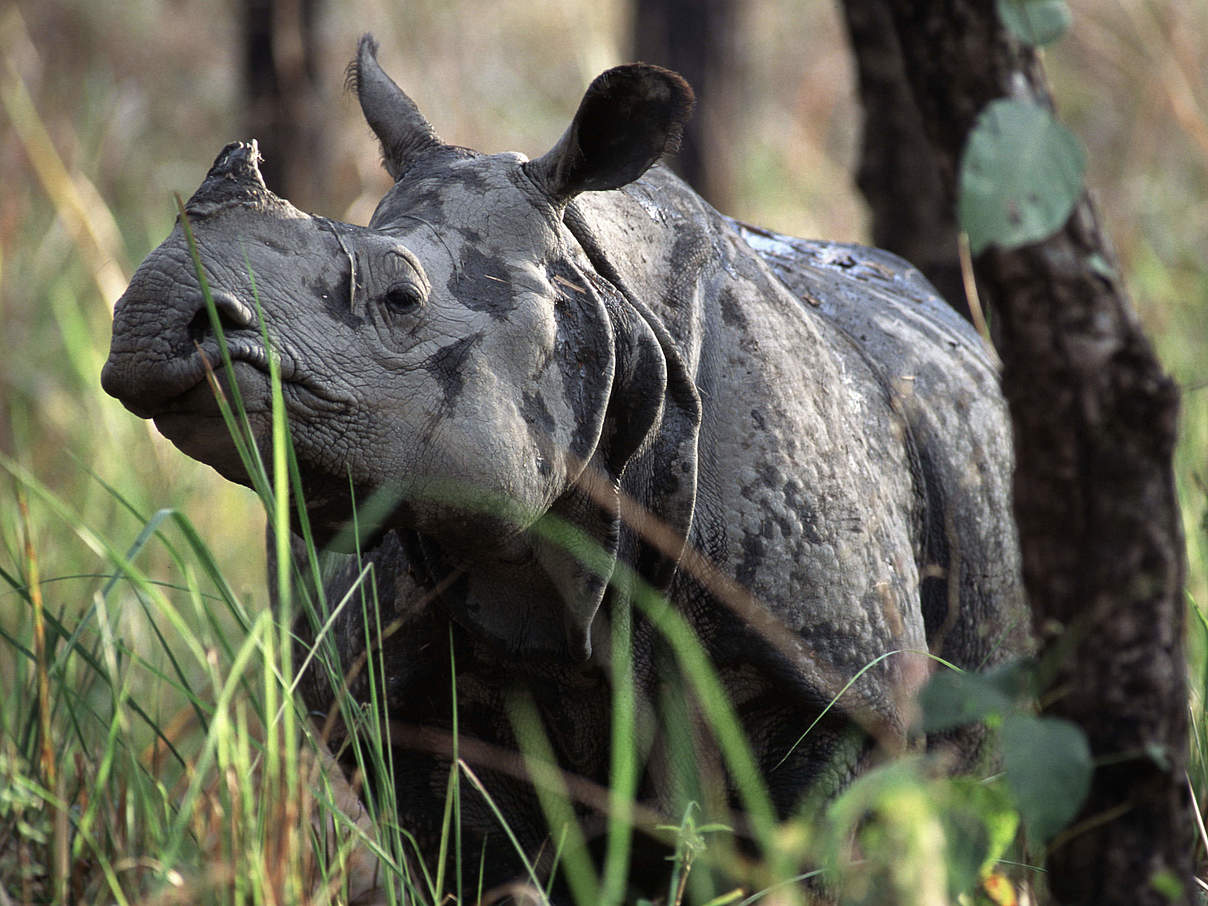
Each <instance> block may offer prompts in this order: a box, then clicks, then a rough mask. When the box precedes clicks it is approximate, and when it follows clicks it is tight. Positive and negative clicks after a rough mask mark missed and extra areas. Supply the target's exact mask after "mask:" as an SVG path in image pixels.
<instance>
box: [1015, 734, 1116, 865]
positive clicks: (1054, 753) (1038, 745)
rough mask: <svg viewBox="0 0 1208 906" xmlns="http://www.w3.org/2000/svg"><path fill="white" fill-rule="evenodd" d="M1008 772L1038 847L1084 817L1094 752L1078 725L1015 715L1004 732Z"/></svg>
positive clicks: (1017, 801)
mask: <svg viewBox="0 0 1208 906" xmlns="http://www.w3.org/2000/svg"><path fill="white" fill-rule="evenodd" d="M1002 755H1003V767H1005V768H1006V771H1007V786H1008V787H1009V788H1010V790H1011V794H1012V795H1013V796H1014V797H1015V803H1016V805H1017V806H1018V807H1019V813H1020V815H1021V816H1022V817H1023V823H1024V827H1025V828H1026V829H1027V831H1028V836H1029V837H1030V838H1031V840H1032V841H1033V842H1034V843H1037V844H1041V843H1045V842H1047V841H1048V840H1050V839H1051V838H1052V837H1053V835H1054V834H1056V833H1057V832H1058V831H1059V830H1061V829H1062V828H1063V827H1065V826H1066V825H1067V824H1068V823H1069V821H1070V819H1072V818H1073V817H1074V815H1076V814H1077V813H1078V809H1079V808H1081V807H1082V803H1083V801H1084V800H1085V799H1086V794H1087V791H1088V790H1089V789H1090V785H1091V773H1092V772H1093V770H1094V766H1093V765H1092V763H1091V751H1090V747H1089V746H1088V745H1087V743H1086V737H1085V736H1084V735H1083V734H1082V731H1081V730H1079V729H1078V727H1076V726H1074V724H1072V723H1070V722H1069V721H1066V720H1060V719H1058V718H1054V717H1033V716H1031V715H1028V714H1013V715H1010V716H1009V717H1007V719H1006V720H1005V721H1003V726H1002Z"/></svg>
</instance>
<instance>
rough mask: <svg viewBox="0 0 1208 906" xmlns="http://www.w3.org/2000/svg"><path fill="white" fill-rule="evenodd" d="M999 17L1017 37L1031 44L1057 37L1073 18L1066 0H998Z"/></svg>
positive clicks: (1044, 42)
mask: <svg viewBox="0 0 1208 906" xmlns="http://www.w3.org/2000/svg"><path fill="white" fill-rule="evenodd" d="M998 18H999V20H1000V21H1001V22H1002V24H1003V25H1005V26H1006V27H1007V31H1009V32H1010V33H1011V34H1012V35H1014V36H1015V38H1016V39H1017V40H1019V41H1022V42H1023V43H1024V44H1029V45H1031V46H1032V47H1041V46H1043V45H1045V44H1051V43H1053V42H1054V41H1056V40H1057V39H1058V38H1060V37H1061V36H1062V35H1063V34H1065V32H1066V30H1067V29H1068V28H1069V27H1070V21H1071V19H1072V17H1071V16H1070V8H1069V7H1068V6H1066V5H1065V0H998Z"/></svg>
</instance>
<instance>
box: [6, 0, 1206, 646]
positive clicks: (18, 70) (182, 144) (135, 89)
mask: <svg viewBox="0 0 1208 906" xmlns="http://www.w3.org/2000/svg"><path fill="white" fill-rule="evenodd" d="M253 5H254V4H253ZM1070 5H1071V6H1072V8H1073V11H1074V27H1073V30H1072V32H1071V33H1070V35H1069V36H1068V37H1066V38H1065V39H1064V40H1062V41H1061V42H1060V43H1059V44H1057V45H1056V46H1055V47H1054V48H1053V49H1051V50H1050V51H1049V52H1048V54H1047V56H1046V65H1047V67H1048V71H1049V74H1050V78H1051V80H1052V82H1053V85H1054V90H1055V93H1056V96H1057V98H1058V102H1059V105H1060V113H1061V115H1062V116H1063V118H1064V119H1065V121H1066V122H1067V123H1068V124H1070V125H1071V126H1072V128H1073V129H1074V131H1075V132H1077V133H1078V135H1079V136H1080V137H1081V138H1082V140H1083V141H1084V142H1085V143H1086V145H1087V148H1088V154H1089V160H1090V173H1089V182H1090V184H1091V186H1092V188H1093V189H1094V191H1095V192H1096V194H1097V196H1098V201H1099V203H1100V206H1101V213H1102V215H1103V217H1104V220H1105V221H1106V224H1107V231H1108V233H1109V235H1110V236H1111V237H1112V238H1113V240H1114V242H1115V244H1116V246H1117V248H1118V251H1119V253H1120V256H1121V259H1122V262H1123V266H1124V270H1125V273H1126V275H1127V280H1128V283H1129V285H1130V287H1131V290H1132V293H1133V298H1134V301H1135V303H1136V306H1137V308H1138V310H1139V312H1140V315H1141V317H1142V319H1143V321H1144V322H1145V324H1146V325H1147V327H1148V329H1149V331H1150V333H1151V335H1152V336H1153V337H1154V340H1155V342H1156V344H1157V346H1158V348H1159V351H1160V354H1161V356H1162V358H1163V360H1164V362H1165V363H1166V366H1167V368H1168V369H1169V370H1170V371H1171V372H1172V373H1173V374H1174V376H1175V377H1176V379H1177V380H1178V381H1179V383H1180V384H1181V385H1182V386H1183V388H1184V390H1185V398H1184V429H1183V442H1182V445H1181V448H1180V451H1179V462H1178V475H1179V480H1180V482H1181V486H1182V487H1181V490H1182V493H1183V500H1184V510H1185V514H1186V529H1187V534H1188V542H1189V548H1190V552H1191V557H1190V561H1191V565H1192V574H1191V577H1190V591H1191V593H1192V595H1193V597H1194V598H1195V599H1196V600H1197V601H1198V602H1199V603H1200V604H1201V605H1203V604H1204V602H1205V600H1208V594H1205V591H1206V588H1208V586H1206V585H1205V575H1204V565H1205V563H1206V562H1208V556H1206V555H1205V553H1206V547H1205V521H1206V519H1208V513H1206V510H1205V488H1204V483H1203V479H1204V475H1205V469H1204V451H1205V449H1208V417H1205V411H1204V410H1205V400H1206V399H1208V396H1206V394H1208V390H1206V389H1205V386H1206V385H1208V355H1205V351H1206V350H1208V276H1206V274H1205V268H1204V251H1205V249H1208V44H1206V43H1205V42H1204V41H1203V40H1202V39H1201V36H1202V35H1204V34H1206V33H1208V3H1204V2H1203V0H1196V2H1191V3H1185V2H1177V0H1073V2H1071V4H1070ZM305 9H313V10H314V11H313V16H314V20H313V23H312V28H311V29H310V32H309V33H310V34H311V35H312V38H311V40H312V42H313V43H312V44H310V45H309V48H310V53H309V54H305V53H304V52H303V48H304V44H305V42H304V41H303V38H302V35H303V30H302V29H300V28H299V22H301V21H302V16H303V13H304V11H305ZM245 10H246V6H245V5H244V4H238V3H235V2H233V0H228V2H219V0H211V2H184V0H130V2H123V3H121V4H114V3H106V4H99V3H89V2H80V0H37V2H29V0H18V2H15V3H11V4H10V5H8V6H7V7H5V8H4V9H3V10H0V49H2V52H3V69H0V100H2V102H3V109H4V115H3V116H0V124H2V125H0V325H2V327H0V330H2V334H3V337H4V341H5V342H4V352H3V355H0V452H2V453H3V454H4V455H5V456H7V457H10V458H12V459H15V461H16V462H18V463H20V464H21V465H22V466H24V467H25V468H27V469H29V470H30V471H31V472H32V473H33V474H34V475H35V476H36V477H37V478H38V480H40V481H41V482H42V483H44V484H45V485H46V486H47V487H49V488H50V489H51V490H53V491H54V492H55V493H56V494H58V495H59V496H60V497H61V498H63V499H64V500H65V501H66V502H67V503H68V504H69V505H70V506H71V507H72V508H73V509H74V510H75V511H76V512H77V513H78V514H79V519H80V524H81V525H85V526H88V527H90V528H91V529H92V530H94V531H96V532H99V533H100V534H101V535H102V536H103V537H106V538H109V539H111V540H112V542H113V543H114V544H115V545H117V546H119V547H121V546H123V545H125V544H128V543H129V542H132V541H133V540H134V538H135V536H136V535H137V533H138V531H139V530H140V528H141V525H142V523H141V521H140V520H139V519H138V518H136V517H135V516H134V515H133V514H132V513H131V512H130V511H129V510H128V509H127V508H126V507H124V506H122V505H121V504H120V503H119V502H118V501H117V500H116V499H115V497H114V496H113V495H112V494H111V493H109V492H108V491H107V490H106V489H105V488H104V487H103V486H102V484H101V483H100V482H99V481H98V480H97V479H98V478H99V479H101V480H102V481H103V482H106V483H109V484H111V485H112V486H113V487H114V488H116V489H117V491H118V492H119V493H120V494H121V495H122V496H123V497H124V498H125V500H126V501H128V503H129V504H130V508H132V509H134V510H137V511H138V512H140V513H142V514H143V516H144V517H145V516H146V515H149V514H150V513H151V512H153V511H154V510H156V509H158V508H160V507H165V506H171V507H177V508H180V509H182V510H185V511H187V512H188V514H189V515H190V518H191V519H192V520H193V521H194V522H195V523H196V524H197V525H198V527H199V529H200V531H201V532H202V534H203V535H204V536H205V537H206V538H207V539H208V540H209V542H210V544H211V545H212V546H213V548H214V550H215V552H216V555H217V557H218V559H219V561H220V562H221V563H222V564H223V565H224V568H225V569H226V571H227V577H228V579H230V581H231V582H232V584H233V585H234V586H235V587H236V588H240V589H245V590H247V591H248V592H249V597H250V598H251V599H252V600H253V601H263V600H264V599H265V595H264V593H263V592H262V588H263V585H264V583H263V557H262V554H261V552H260V551H261V538H262V532H263V516H262V515H261V513H260V510H259V505H258V504H257V503H256V502H255V500H254V498H253V497H252V496H251V494H250V492H245V491H243V490H242V489H239V488H235V487H232V486H231V485H229V484H227V483H226V482H224V481H223V480H221V479H220V478H218V476H217V475H216V474H214V473H213V472H211V471H210V470H209V469H208V468H207V467H205V466H201V465H199V464H197V463H195V462H193V461H191V460H189V459H187V458H186V457H184V456H182V455H179V454H178V453H176V451H175V450H173V449H172V448H171V447H170V446H169V445H168V444H167V443H166V442H164V441H163V440H162V439H160V438H159V437H158V436H157V435H155V433H154V431H153V430H152V429H151V428H150V426H149V425H146V424H144V423H142V422H140V421H139V420H138V419H136V418H135V417H134V416H132V415H130V414H129V413H127V412H125V410H123V409H122V408H121V406H120V405H119V404H118V403H117V402H116V401H114V400H112V399H110V398H108V397H107V396H105V395H104V394H103V393H102V392H101V390H100V387H99V381H98V376H99V371H100V366H101V363H102V362H103V360H104V357H105V355H106V354H107V348H108V340H109V319H110V314H111V307H112V304H113V302H114V301H115V299H116V296H117V295H118V294H119V293H120V291H121V289H122V288H123V287H124V284H125V280H126V278H127V277H128V276H129V274H130V273H131V271H132V269H133V268H134V267H135V266H137V264H138V262H139V261H140V260H141V259H142V257H143V256H144V255H145V254H146V253H147V252H148V251H149V250H150V249H151V248H152V247H153V246H154V245H155V244H157V243H158V242H159V241H161V240H162V238H163V237H164V236H165V235H166V234H167V232H168V231H169V230H170V228H171V225H172V222H173V218H174V215H175V203H174V201H173V194H174V193H179V194H181V195H182V196H186V197H187V196H188V194H190V193H191V192H192V191H193V189H194V188H195V187H196V186H197V185H198V183H199V182H200V181H201V179H202V177H203V176H204V174H205V172H206V169H207V168H208V166H209V164H210V163H211V161H212V160H213V158H214V155H215V154H216V153H217V152H218V150H219V149H220V148H221V147H222V146H223V145H224V144H225V143H227V142H228V141H231V140H234V139H237V138H248V137H252V136H256V135H258V133H259V125H258V123H257V117H259V116H260V115H261V114H262V111H260V110H259V108H257V106H256V104H254V103H252V102H250V101H249V99H248V79H247V78H246V73H247V68H246V67H245V62H244V60H245V51H244V22H245V19H244V16H245ZM737 10H738V12H737V15H736V18H735V28H734V32H733V34H732V35H731V36H730V39H729V45H728V46H729V47H730V48H731V51H732V52H733V53H734V55H735V61H736V65H735V72H736V74H737V76H738V83H737V84H735V85H734V86H732V91H733V93H734V99H735V100H733V101H732V102H731V103H730V105H729V106H728V107H727V111H728V116H729V119H730V121H729V122H728V129H727V130H726V132H725V138H724V141H721V142H719V143H718V144H719V145H720V146H719V147H716V148H712V149H705V150H706V152H708V153H715V154H717V155H718V156H724V157H725V158H726V159H727V160H728V161H730V162H731V165H730V166H728V167H726V168H725V173H726V184H725V185H724V186H722V187H721V188H719V189H717V190H715V191H714V192H712V193H711V194H712V196H713V197H714V198H715V200H717V201H718V202H719V205H720V206H722V207H724V209H725V210H726V212H727V213H730V214H732V215H734V216H736V217H739V218H741V219H744V220H749V221H752V222H755V223H759V224H761V225H765V226H768V227H770V228H773V229H776V230H779V231H781V232H786V233H791V234H795V235H804V236H811V237H822V238H830V239H838V240H848V241H861V240H862V239H864V238H865V237H866V219H867V218H866V213H865V210H864V207H863V203H862V201H861V199H860V196H859V194H858V192H857V190H856V188H855V185H854V182H853V178H852V175H851V174H852V170H853V166H854V161H855V159H856V155H857V152H858V143H859V130H860V120H861V117H860V111H859V110H858V109H857V105H856V94H855V90H854V84H853V72H852V65H851V60H850V57H849V53H848V50H847V46H846V42H845V35H844V32H843V28H842V24H841V20H840V18H839V14H838V10H837V7H836V6H835V4H833V3H830V2H809V3H802V2H799V0H748V2H745V3H739V4H737ZM637 18H638V17H637V16H636V14H635V12H634V9H633V7H632V6H631V5H630V4H629V3H626V2H607V0H590V2H588V0H497V2H491V3H486V2H483V0H414V2H409V3H405V4H404V3H388V2H385V0H358V2H352V3H340V4H336V3H330V4H323V5H321V6H311V5H310V4H309V3H308V2H307V0H292V2H279V3H278V4H277V12H276V19H275V20H274V24H273V29H274V30H273V40H274V48H275V51H276V53H277V62H276V68H277V70H278V72H279V73H285V74H287V75H289V74H290V73H292V78H293V80H294V81H293V84H305V85H306V86H307V87H306V95H307V96H306V97H294V98H292V102H293V103H294V104H295V106H294V107H293V108H292V109H293V110H294V115H295V116H296V118H297V119H298V120H299V121H305V122H306V123H308V124H309V127H308V130H309V131H307V130H303V133H302V134H303V135H304V142H305V145H306V149H307V154H308V155H310V156H311V159H313V160H314V161H317V163H314V164H306V165H304V166H301V167H297V166H295V167H293V168H292V169H291V170H290V171H289V172H285V171H281V170H274V169H273V168H274V166H275V164H276V161H274V160H273V159H272V157H271V152H270V159H269V162H268V164H269V170H268V171H267V172H268V174H269V176H268V178H269V182H270V187H272V188H274V189H277V190H278V191H280V192H281V193H282V194H286V195H288V196H289V197H290V198H291V200H292V201H294V202H295V203H296V204H297V205H298V206H299V207H302V208H305V209H307V210H311V211H314V212H316V213H322V214H325V215H328V216H332V217H337V218H340V219H344V220H350V221H353V222H358V223H364V222H366V221H367V219H368V217H369V215H370V214H371V212H372V210H373V206H374V204H375V203H376V201H377V199H378V198H379V197H380V196H381V195H382V194H383V192H384V191H385V189H386V188H387V186H388V178H387V177H386V175H385V173H384V172H383V171H382V170H381V169H380V167H379V165H378V152H377V148H376V145H375V142H374V141H373V140H372V137H371V135H370V133H369V130H368V128H367V127H366V126H365V125H364V123H363V122H362V120H361V119H360V115H359V111H358V110H357V107H356V104H355V102H354V100H353V98H352V97H351V96H349V95H348V94H347V93H346V92H345V91H344V90H343V85H344V68H345V66H346V64H347V62H348V60H349V59H350V58H351V56H352V53H353V50H354V47H355V42H356V39H357V37H358V36H359V35H360V34H361V33H362V32H364V31H367V30H369V31H373V32H374V34H375V35H376V36H377V38H378V39H379V41H380V42H381V54H380V57H381V60H382V62H383V64H384V66H385V67H386V69H387V70H388V71H389V72H390V73H391V74H392V75H393V76H394V78H395V80H396V81H397V82H398V83H399V84H400V85H401V86H403V88H404V89H405V90H406V91H407V92H409V93H410V94H411V95H412V96H413V97H414V99H415V100H416V101H417V103H418V104H419V106H420V108H421V109H422V110H423V111H425V113H426V114H427V115H428V117H429V119H431V121H432V122H433V124H434V126H435V127H436V129H437V131H438V132H439V133H440V134H441V136H442V137H444V138H445V139H447V140H449V141H452V142H456V143H458V144H464V145H468V146H472V147H476V148H479V149H481V150H484V151H499V150H519V151H523V152H524V153H526V154H529V155H530V156H536V155H537V154H540V153H542V152H543V151H544V150H546V149H547V148H548V147H549V146H550V145H551V144H552V143H553V141H554V140H555V139H556V138H557V137H558V136H559V135H560V133H561V131H562V129H563V128H564V127H565V124H566V123H567V122H568V121H569V117H570V116H571V114H572V113H573V111H574V109H575V106H576V105H577V103H578V99H579V97H580V96H581V93H582V91H583V88H584V87H585V86H586V84H587V82H588V81H589V80H590V79H591V77H592V76H594V75H595V74H596V73H598V72H599V71H600V70H602V69H603V68H605V67H607V66H609V65H613V64H615V63H618V62H622V61H624V60H626V59H630V58H631V57H632V56H633V50H632V48H633V47H634V46H635V37H634V36H635V34H636V33H637V31H638V30H639V29H640V28H641V22H640V21H637ZM655 62H657V61H655ZM708 102H709V98H708V97H702V99H701V103H702V104H707V103H708ZM260 125H262V124H260ZM261 137H264V136H263V135H261ZM292 157H293V159H295V160H296V159H297V158H298V157H299V155H293V156H292ZM274 180H281V181H287V182H288V183H289V184H288V185H282V184H281V182H274ZM4 481H5V484H6V485H7V484H8V482H7V479H6V480H4ZM1105 492H1110V490H1109V489H1105ZM14 501H15V497H14V495H13V493H12V490H11V486H5V487H3V488H0V560H3V563H4V568H5V569H10V570H12V571H14V572H18V573H19V572H20V570H19V569H16V567H15V566H14V564H19V563H20V562H21V555H20V551H19V550H18V542H17V539H19V538H20V537H21V533H20V531H19V530H18V525H17V523H18V516H17V507H16V506H15V503H14ZM31 526H32V531H33V534H34V537H35V541H36V547H37V549H38V550H39V551H40V556H41V558H42V559H43V560H44V561H45V562H44V564H43V567H42V572H43V576H44V577H47V578H51V579H55V580H56V583H57V584H55V585H52V586H50V587H49V589H48V592H47V595H48V601H50V602H53V606H55V607H65V608H67V609H70V608H71V607H72V604H71V598H72V588H73V586H72V584H71V583H72V580H71V578H70V577H71V576H73V575H76V574H82V573H89V572H95V571H96V570H97V569H98V564H97V562H95V558H94V560H93V561H92V562H90V561H89V560H88V557H89V556H90V555H88V554H86V553H85V554H81V553H80V545H79V542H78V541H77V540H76V539H75V538H74V537H70V536H71V535H72V534H73V531H72V529H71V528H70V527H66V526H64V525H63V524H62V523H61V522H56V521H54V520H53V519H52V518H51V517H50V516H49V514H47V513H46V512H45V511H44V509H40V508H38V507H36V506H35V508H34V513H33V517H32V522H31ZM65 536H66V537H65ZM147 556H158V557H163V558H164V562H163V563H161V564H155V563H150V564H144V565H145V566H146V568H147V570H148V571H149V572H152V573H153V574H157V575H158V574H160V573H157V572H155V571H156V569H161V570H162V571H163V572H162V574H164V575H169V576H170V575H172V571H173V570H174V569H175V568H176V567H175V566H174V564H173V563H172V562H171V558H170V557H168V556H167V555H166V554H164V553H162V552H161V553H158V554H152V553H148V554H147ZM84 603H86V602H81V606H83V604H84ZM48 606H51V605H48ZM24 613H25V608H24V606H23V605H21V604H20V602H19V601H18V599H17V598H16V596H15V595H13V594H12V593H11V592H9V591H4V590H0V624H4V623H7V622H9V621H10V620H16V621H18V622H19V621H20V620H22V619H24V618H25V617H24V616H23V614H24ZM132 631H136V630H134V629H133V627H132Z"/></svg>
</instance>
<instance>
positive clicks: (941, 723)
mask: <svg viewBox="0 0 1208 906" xmlns="http://www.w3.org/2000/svg"><path fill="white" fill-rule="evenodd" d="M919 705H920V706H921V707H922V711H923V727H922V729H923V732H924V733H936V732H939V731H940V730H948V729H951V728H952V727H959V726H961V725H963V724H967V723H972V722H974V721H978V720H985V719H986V718H987V717H991V716H994V715H1002V714H1005V713H1006V712H1007V711H1008V710H1009V709H1010V707H1011V700H1010V699H1009V698H1008V697H1007V696H1006V695H1004V694H1003V693H1002V692H1001V691H1000V690H999V689H997V688H995V686H994V685H993V684H992V683H990V682H988V681H987V680H986V679H985V678H984V677H982V676H980V675H978V674H976V673H958V672H956V671H955V670H943V671H940V672H938V673H936V674H934V675H933V676H932V677H931V679H930V680H928V681H927V685H926V686H924V687H923V690H922V692H920V693H919Z"/></svg>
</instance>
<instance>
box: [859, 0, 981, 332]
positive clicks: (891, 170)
mask: <svg viewBox="0 0 1208 906" xmlns="http://www.w3.org/2000/svg"><path fill="white" fill-rule="evenodd" d="M842 7H843V15H844V20H845V23H846V25H847V35H848V40H849V41H850V43H851V46H852V51H853V53H854V56H855V64H856V77H857V87H858V89H859V93H860V106H861V108H862V109H863V111H864V126H863V131H862V135H861V139H860V163H859V165H858V167H857V170H856V184H857V185H858V186H859V188H860V192H861V193H862V194H863V195H864V200H865V201H866V202H867V203H868V207H869V211H870V213H871V215H872V236H871V238H872V243H873V245H876V246H879V247H880V248H883V249H888V250H889V251H891V252H893V253H894V254H896V255H901V256H902V257H903V258H905V259H906V260H907V261H909V262H910V263H911V264H913V265H914V266H915V267H917V268H918V269H919V270H921V271H922V272H923V274H924V275H926V277H927V279H928V280H930V281H931V282H932V283H933V284H934V285H935V288H936V289H938V290H939V291H940V295H942V296H943V297H944V298H945V299H947V300H948V304H949V305H951V306H952V307H953V308H955V309H956V310H957V311H959V312H960V313H961V314H962V315H964V316H965V317H966V318H969V317H970V314H969V303H968V301H967V300H966V298H965V287H964V282H963V281H962V279H961V266H960V259H959V256H958V252H957V238H956V236H957V230H956V216H955V213H954V208H953V206H952V205H951V204H950V203H948V199H947V198H946V197H945V193H944V191H943V187H942V183H941V181H940V174H939V171H938V170H937V168H936V163H935V155H934V154H933V153H932V151H931V144H930V142H929V141H928V140H927V135H926V133H925V132H924V130H923V121H922V118H921V117H920V115H919V109H918V107H917V106H916V105H915V103H914V94H913V92H912V91H911V88H910V84H909V82H908V81H907V79H906V73H905V71H904V69H903V63H902V52H901V48H899V47H898V36H897V32H895V31H894V27H893V17H892V15H891V14H890V11H889V6H888V5H887V4H886V3H885V2H884V0H863V2H858V3H844V4H842Z"/></svg>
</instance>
